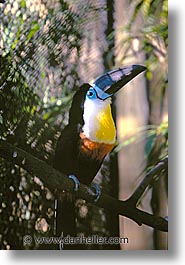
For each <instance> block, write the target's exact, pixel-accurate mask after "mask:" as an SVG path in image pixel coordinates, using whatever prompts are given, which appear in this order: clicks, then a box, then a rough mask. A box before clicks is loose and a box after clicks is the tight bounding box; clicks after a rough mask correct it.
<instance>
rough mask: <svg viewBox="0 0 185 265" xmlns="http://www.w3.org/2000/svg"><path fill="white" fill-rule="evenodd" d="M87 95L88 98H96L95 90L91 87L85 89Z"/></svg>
mask: <svg viewBox="0 0 185 265" xmlns="http://www.w3.org/2000/svg"><path fill="white" fill-rule="evenodd" d="M89 92H91V93H92V95H89ZM87 97H88V98H89V99H96V98H97V95H96V92H95V91H94V89H93V88H90V89H89V90H88V91H87Z"/></svg>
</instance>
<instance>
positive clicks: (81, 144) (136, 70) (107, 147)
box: [53, 65, 146, 236]
mask: <svg viewBox="0 0 185 265" xmlns="http://www.w3.org/2000/svg"><path fill="white" fill-rule="evenodd" d="M145 70H146V67H145V66H143V65H129V66H124V67H121V68H118V69H115V70H112V71H109V72H107V73H105V74H103V75H101V76H100V77H98V78H97V79H96V80H95V82H94V83H92V84H89V83H85V84H83V85H82V86H81V87H80V88H79V89H78V91H77V92H76V93H75V95H74V97H73V100H72V104H71V108H70V111H69V122H68V125H67V126H66V127H65V128H64V129H63V130H62V131H61V135H60V137H59V139H58V142H57V146H56V150H55V155H54V162H53V167H54V168H56V169H57V170H59V171H60V172H62V173H64V174H66V175H67V176H69V177H70V178H71V179H73V180H74V182H75V190H77V189H78V185H80V183H83V184H86V185H89V184H91V182H92V181H93V179H94V177H95V176H96V174H97V172H98V171H99V169H100V167H101V165H102V162H103V160H104V158H105V156H106V155H107V154H108V153H110V152H111V150H112V149H113V148H114V145H115V141H116V127H115V123H114V120H113V117H112V113H111V97H112V96H113V95H114V94H115V93H116V92H117V91H118V90H120V89H121V88H122V87H123V86H124V85H126V84H127V83H128V82H129V81H130V80H132V79H133V78H134V77H136V76H137V75H138V74H140V73H141V72H143V71H145ZM96 191H97V198H99V196H100V190H99V189H98V188H97V190H96ZM61 198H62V199H60V200H59V201H58V205H57V213H56V221H57V235H61V234H62V235H63V236H66V235H72V236H74V235H76V228H75V227H76V226H75V206H74V200H71V199H69V196H67V193H66V192H64V194H63V196H61ZM96 201H97V199H96Z"/></svg>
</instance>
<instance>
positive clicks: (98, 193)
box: [89, 183, 101, 203]
mask: <svg viewBox="0 0 185 265" xmlns="http://www.w3.org/2000/svg"><path fill="white" fill-rule="evenodd" d="M90 187H91V188H93V191H95V193H94V192H93V194H95V196H96V198H95V199H94V202H95V203H96V202H97V201H98V200H99V198H100V196H101V189H100V187H99V186H98V185H97V184H95V183H92V184H91V185H90ZM89 193H92V190H91V191H90V192H89Z"/></svg>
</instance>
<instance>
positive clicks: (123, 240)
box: [23, 235, 129, 246]
mask: <svg viewBox="0 0 185 265" xmlns="http://www.w3.org/2000/svg"><path fill="white" fill-rule="evenodd" d="M33 241H34V242H35V243H36V244H37V245H41V244H47V245H49V244H60V245H61V244H62V245H63V244H67V245H74V244H97V245H101V244H115V245H117V244H128V243H129V239H128V237H103V236H98V235H92V236H88V237H85V236H77V237H72V236H69V235H67V236H65V237H63V235H61V236H60V237H56V236H52V237H44V236H34V237H32V236H30V235H25V236H24V237H23V245H24V246H30V245H32V243H33Z"/></svg>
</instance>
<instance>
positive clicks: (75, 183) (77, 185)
mask: <svg viewBox="0 0 185 265" xmlns="http://www.w3.org/2000/svg"><path fill="white" fill-rule="evenodd" d="M68 178H69V179H72V180H73V181H74V191H78V189H79V186H80V181H79V180H78V178H77V177H76V176H75V175H69V176H68Z"/></svg>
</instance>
